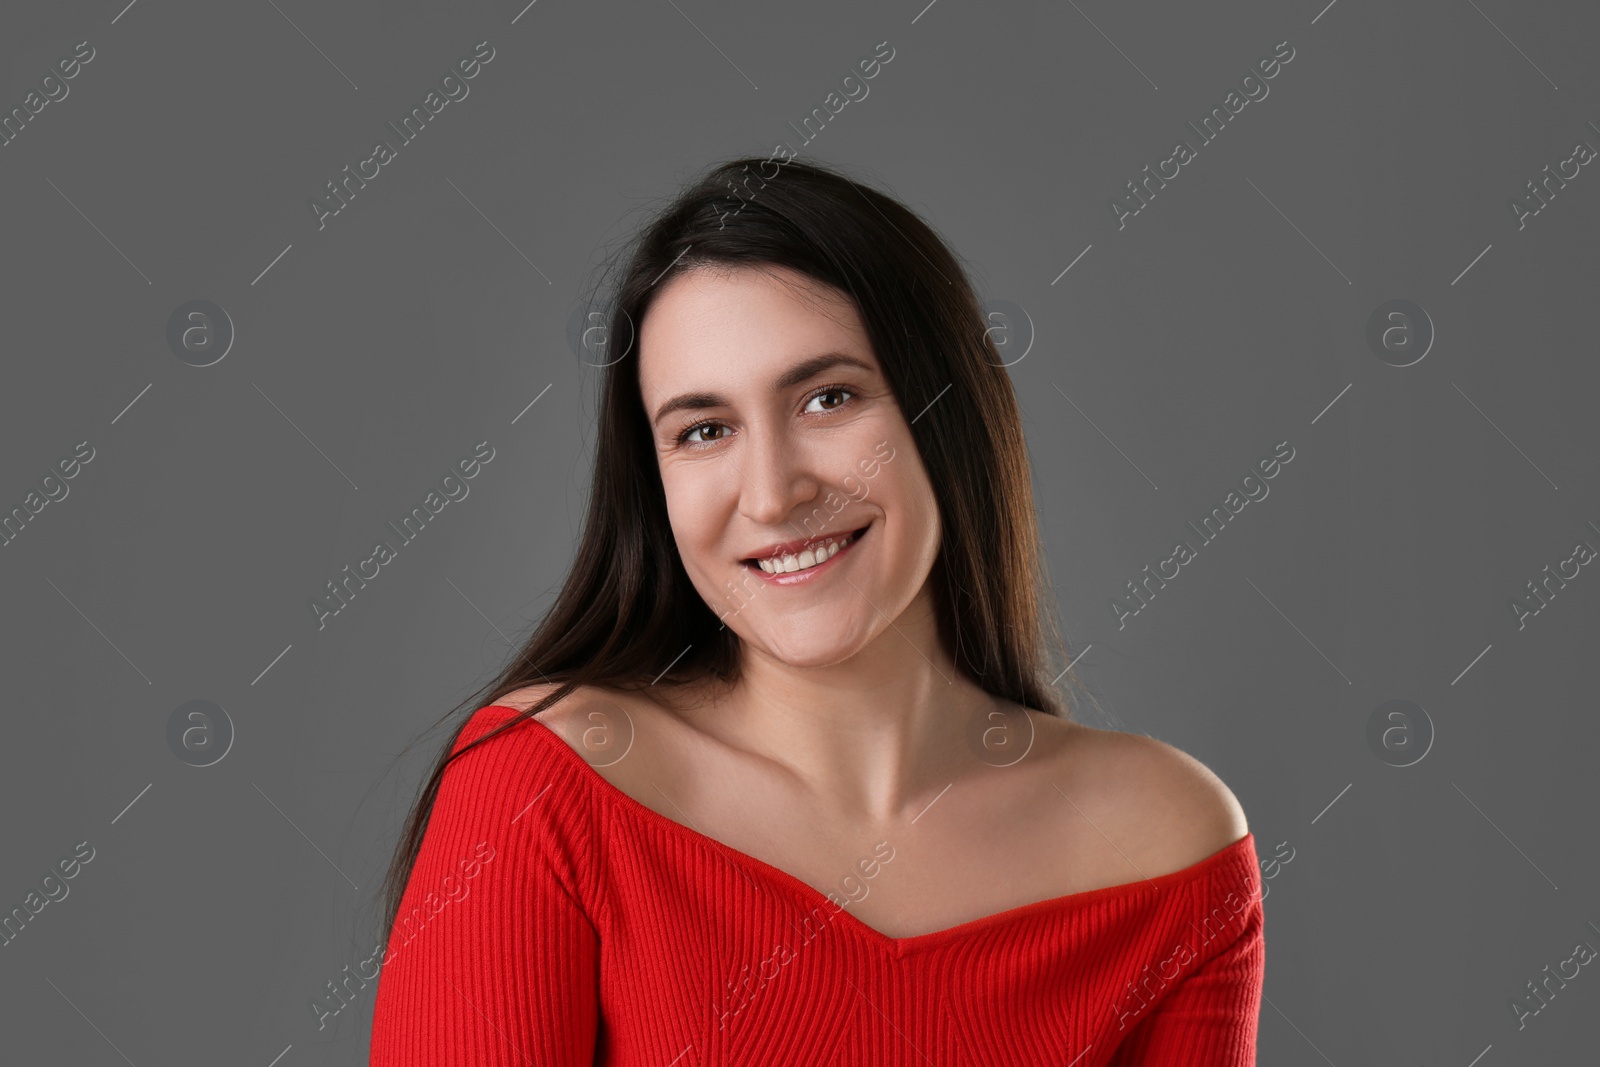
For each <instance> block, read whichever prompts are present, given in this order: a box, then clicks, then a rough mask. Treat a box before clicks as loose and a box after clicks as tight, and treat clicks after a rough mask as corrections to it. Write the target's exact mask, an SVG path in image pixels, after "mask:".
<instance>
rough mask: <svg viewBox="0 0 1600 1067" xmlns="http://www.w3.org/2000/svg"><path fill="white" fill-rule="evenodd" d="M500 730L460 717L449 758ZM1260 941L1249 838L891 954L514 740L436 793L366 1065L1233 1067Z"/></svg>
mask: <svg viewBox="0 0 1600 1067" xmlns="http://www.w3.org/2000/svg"><path fill="white" fill-rule="evenodd" d="M516 714H517V713H516V712H515V711H513V710H512V709H510V708H504V707H499V706H495V705H491V706H489V707H486V708H482V709H479V710H478V711H477V712H476V713H475V714H474V715H473V716H472V718H471V720H470V721H469V722H468V724H467V726H466V728H465V729H464V730H463V731H462V732H461V735H460V738H459V739H458V741H457V744H456V749H457V750H459V749H460V748H461V747H462V746H464V745H465V744H467V743H468V742H470V741H472V740H473V739H475V738H477V737H479V736H480V735H482V734H483V733H485V732H487V731H488V730H490V729H492V728H493V727H495V726H497V725H499V724H500V723H502V722H505V721H506V720H507V719H509V718H512V717H514V716H515V715H516ZM878 858H879V859H883V858H885V857H883V856H882V855H880V856H879V857H878ZM888 858H892V854H891V855H890V856H889V857H888ZM868 870H869V867H868V866H866V865H864V866H863V867H862V871H863V873H866V872H867V871H868ZM873 873H876V871H873ZM1262 921H1263V912H1262V904H1261V876H1260V871H1259V870H1258V869H1257V861H1256V852H1255V841H1254V835H1252V834H1246V835H1245V836H1244V837H1242V838H1240V839H1239V840H1238V841H1236V842H1234V843H1233V844H1231V845H1229V846H1227V847H1226V848H1224V849H1222V850H1221V851H1220V852H1216V853H1213V854H1212V855H1211V856H1209V857H1207V858H1206V859H1203V860H1201V861H1200V862H1198V863H1196V864H1194V865H1193V866H1191V867H1186V868H1184V869H1183V870H1181V871H1174V872H1172V873H1170V874H1162V875H1158V876H1157V877H1155V878H1150V879H1145V880H1142V881H1138V882H1129V883H1126V884H1124V885H1114V886H1109V887H1106V888H1101V889H1091V890H1088V891H1087V892H1082V893H1073V894H1070V895H1068V896H1064V897H1057V898H1054V899H1051V900H1040V901H1035V902H1033V903H1031V904H1024V905H1022V906H1020V907H1016V908H1011V909H1009V910H1007V911H1003V912H999V913H997V914H994V915H989V916H985V917H984V918H980V919H974V920H972V921H970V922H965V923H962V924H960V925H959V926H953V927H950V928H948V929H945V930H937V931H934V932H932V933H927V934H921V935H918V936H915V937H898V938H896V937H889V936H887V935H885V934H881V933H879V932H878V931H876V930H874V929H872V928H871V927H869V926H867V925H866V924H865V923H863V922H861V921H860V920H859V919H857V918H856V917H855V916H854V915H853V914H852V913H851V912H850V911H849V909H848V907H844V908H841V907H839V906H838V905H837V904H836V903H835V902H834V901H832V900H830V898H829V896H828V895H826V894H823V893H821V892H819V891H818V890H816V889H814V888H812V887H811V886H809V885H807V884H806V883H805V882H802V881H800V879H798V878H796V877H794V876H792V875H790V874H788V873H786V872H784V871H782V870H779V869H778V868H776V867H773V866H771V865H769V864H767V863H764V862H762V861H761V860H758V859H756V858H754V857H752V856H749V855H746V854H745V853H743V852H740V851H738V850H736V849H734V848H732V847H730V846H728V845H724V844H722V843H721V842H719V841H717V840H715V839H714V838H711V837H708V836H706V835H704V834H701V833H699V832H697V831H695V830H692V829H690V828H689V827H687V826H684V825H682V824H680V823H677V822H674V821H673V820H671V819H668V818H667V817H666V816H664V815H661V814H660V813H658V812H656V811H653V810H652V809H650V808H648V807H646V806H645V805H644V804H642V803H640V802H639V801H637V800H635V799H634V798H633V797H631V796H629V795H628V794H626V793H624V792H623V791H622V790H620V789H618V788H617V787H616V786H614V785H612V784H611V783H610V782H609V781H607V780H606V779H605V778H604V777H602V776H601V774H600V773H599V772H598V771H597V770H595V769H594V768H593V767H591V766H590V765H589V764H588V763H587V762H586V761H585V760H584V758H583V756H582V755H580V754H579V753H578V752H577V751H575V750H574V749H572V748H571V747H569V746H568V744H567V743H566V741H565V740H563V739H562V738H561V736H560V735H558V734H556V733H555V732H553V731H552V730H551V729H550V728H549V727H548V726H546V725H545V724H544V723H542V722H539V721H537V720H528V721H526V722H523V723H521V724H519V725H517V726H514V727H512V728H511V729H509V730H507V731H506V732H505V733H503V734H500V735H499V736H498V737H495V738H494V739H492V740H490V741H487V742H485V743H484V744H482V745H480V746H478V747H477V748H475V749H473V750H472V751H471V752H469V753H467V754H466V755H464V756H461V757H460V758H459V759H457V760H455V761H454V762H452V763H451V764H450V765H449V767H448V768H447V769H446V771H445V773H444V776H443V778H442V780H441V782H440V787H439V793H438V797H437V800H436V802H435V804H434V808H433V812H432V815H431V817H430V819H429V822H428V827H427V830H426V833H425V835H424V837H423V842H422V847H421V852H420V854H419V856H418V859H417V863H416V866H415V868H414V869H413V871H412V874H411V880H410V882H409V884H408V886H407V888H406V892H405V897H404V901H403V903H402V905H401V908H400V912H399V915H398V917H397V919H396V922H395V925H394V927H393V929H392V930H391V933H390V936H389V939H388V943H387V948H386V949H385V952H384V959H383V968H382V972H381V976H380V979H379V983H378V991H377V995H376V1003H375V1006H374V1016H373V1024H372V1044H371V1055H370V1059H369V1063H370V1064H371V1065H372V1067H468V1065H471V1067H502V1065H503V1067H571V1065H577V1064H606V1065H616V1067H622V1065H627V1067H634V1065H638V1067H644V1065H650V1067H691V1065H711V1064H751V1065H760V1067H769V1065H775V1064H797V1065H800V1064H803V1065H805V1067H848V1065H855V1064H868V1065H872V1067H884V1065H898V1064H906V1065H915V1067H929V1065H937V1067H955V1065H967V1064H972V1065H976V1064H1004V1065H1006V1067H1016V1065H1033V1064H1038V1065H1041V1067H1042V1065H1046V1064H1049V1065H1052V1067H1069V1065H1070V1067H1108V1065H1110V1067H1131V1065H1135V1064H1137V1065H1141V1067H1155V1065H1178V1064H1182V1065H1184V1067H1244V1065H1254V1064H1255V1049H1256V1025H1257V1015H1258V1012H1259V1009H1260V1003H1261V987H1262V977H1263V968H1264V965H1265V949H1264V945H1263V941H1262Z"/></svg>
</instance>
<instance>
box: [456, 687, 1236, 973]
mask: <svg viewBox="0 0 1600 1067" xmlns="http://www.w3.org/2000/svg"><path fill="white" fill-rule="evenodd" d="M488 708H494V709H496V710H500V711H509V712H513V713H515V714H517V715H521V714H522V712H521V711H520V710H519V709H517V708H512V707H508V706H507V705H504V704H491V705H488V706H487V707H486V708H485V709H484V710H488ZM525 721H528V722H533V723H535V724H536V725H537V726H538V727H539V730H538V731H536V732H537V733H539V734H544V735H548V740H549V742H550V743H551V744H552V745H553V746H554V747H555V749H556V750H557V752H558V753H560V754H561V756H560V758H562V759H564V760H566V761H567V762H569V763H572V764H575V765H576V766H577V767H578V768H579V774H580V777H583V778H584V779H585V780H587V781H588V782H589V783H590V784H591V786H592V787H593V788H594V790H595V792H596V794H597V795H599V796H601V797H603V798H605V799H606V801H607V802H609V804H610V805H611V807H612V808H613V809H614V810H620V811H622V812H624V813H626V814H627V815H629V816H631V817H633V818H634V819H635V820H637V821H640V822H643V823H645V824H646V825H649V826H652V827H654V828H656V829H658V830H662V831H664V832H666V833H668V834H672V835H674V836H676V837H679V838H681V839H683V840H685V841H688V842H691V843H693V844H696V845H698V846H699V847H701V848H704V849H709V850H711V851H714V852H717V853H719V854H721V855H722V856H724V857H726V858H728V859H731V860H733V861H734V862H735V863H736V864H737V865H740V866H743V867H746V868H749V869H752V870H754V871H755V872H756V873H758V874H760V875H762V876H764V877H765V878H766V879H767V880H768V881H770V882H775V883H777V884H778V885H779V886H781V887H783V888H784V889H787V890H788V891H789V892H790V893H791V894H793V895H795V896H798V897H800V898H801V899H803V900H805V901H807V902H808V908H807V910H808V912H811V911H814V910H815V909H816V908H817V907H819V906H820V907H825V908H827V909H829V911H830V912H832V913H833V917H834V918H842V919H843V920H844V924H845V927H846V928H847V929H849V930H852V931H854V932H855V933H856V934H857V935H858V936H859V937H861V938H863V939H864V940H866V941H868V942H871V943H873V944H875V945H878V946H880V947H883V948H887V949H890V950H891V951H892V952H893V953H894V954H895V955H904V954H906V953H907V952H908V951H909V950H911V949H913V948H926V947H933V946H937V945H945V944H949V943H952V942H956V941H960V940H963V939H966V938H970V937H976V936H977V935H979V934H981V933H983V932H985V931H989V930H993V929H996V928H1001V927H1005V926H1008V925H1010V924H1012V923H1016V922H1019V921H1021V920H1023V919H1028V918H1032V917H1035V916H1039V915H1044V914H1048V913H1050V912H1054V911H1057V910H1065V909H1069V908H1074V907H1089V906H1092V905H1097V904H1104V903H1109V902H1111V901H1115V900H1120V899H1122V898H1125V897H1127V896H1130V895H1133V894H1136V893H1139V892H1148V891H1152V890H1157V891H1161V890H1168V889H1172V888H1174V887H1177V886H1180V885H1184V884H1186V883H1188V882H1192V881H1199V880H1201V879H1203V878H1205V877H1206V876H1208V875H1210V874H1211V873H1212V872H1213V871H1214V870H1215V869H1217V868H1218V867H1220V866H1222V865H1224V864H1227V863H1229V862H1232V861H1234V859H1235V858H1236V857H1243V856H1245V855H1247V854H1248V853H1249V852H1250V850H1251V849H1253V848H1254V847H1255V834H1254V832H1253V831H1246V833H1245V835H1244V836H1243V837H1241V838H1239V839H1238V840H1237V841H1234V842H1232V843H1230V844H1228V845H1225V846H1223V847H1222V848H1220V849H1218V850H1217V851H1216V852H1213V853H1212V854H1211V855H1209V856H1207V857H1205V858H1204V859H1202V860H1199V861H1197V862H1195V863H1191V864H1190V865H1189V866H1187V867H1183V868H1181V869H1179V870H1176V871H1168V872H1166V873H1165V874H1158V875H1155V876H1153V877H1149V878H1140V879H1137V880H1136V881H1132V882H1120V883H1118V884H1116V885H1107V886H1097V887H1095V888H1093V889H1084V890H1079V891H1078V892H1076V893H1067V894H1064V895H1062V896H1058V897H1049V898H1046V899H1044V900H1035V901H1030V902H1029V903H1026V904H1019V905H1017V906H1016V907H1012V908H1006V909H1005V910H1003V911H997V912H992V913H990V914H988V915H981V916H979V917H978V918H976V919H969V920H967V921H965V922H961V923H957V924H956V925H954V926H947V927H944V928H943V929H939V930H929V931H927V932H925V933H921V934H912V935H910V936H908V937H891V936H889V935H888V934H886V933H884V932H883V931H881V930H879V929H878V928H877V927H874V926H869V925H868V924H867V923H865V922H863V921H862V920H861V919H859V918H857V917H856V916H855V915H854V914H853V913H851V911H850V909H849V907H844V908H839V907H838V906H837V905H835V904H834V903H833V901H832V900H830V899H829V897H828V895H827V894H826V893H823V892H821V891H820V890H818V889H817V888H816V887H815V886H813V885H811V884H810V883H809V882H806V881H804V880H803V879H801V878H799V877H798V876H796V875H793V874H790V873H789V872H788V871H786V870H784V869H783V868H781V867H776V866H773V865H772V864H770V863H768V862H767V861H765V860H763V859H760V858H759V857H756V856H752V855H750V854H749V853H747V852H743V851H741V850H739V849H737V848H734V847H733V846H732V845H729V844H726V843H724V842H722V841H719V840H717V839H716V838H714V837H712V836H710V835H709V834H703V833H701V832H700V831H699V830H696V829H694V828H693V827H691V826H686V825H684V824H683V823H680V822H677V821H675V820H673V819H669V818H667V817H666V816H665V815H663V814H661V813H660V812H659V811H656V810H655V809H654V808H652V807H650V806H649V805H647V804H645V803H644V802H642V801H640V800H638V799H637V798H635V797H633V796H631V795H629V794H628V793H627V792H626V791H624V790H623V789H621V788H619V787H618V786H617V785H615V784H614V783H612V782H611V781H610V780H609V779H608V778H606V776H605V775H603V774H601V773H600V772H599V771H598V770H596V769H595V768H594V767H593V766H592V765H591V764H590V763H589V761H588V760H586V759H584V758H583V755H582V754H581V753H579V752H578V751H577V750H575V749H574V748H573V747H572V746H571V745H570V744H568V743H567V740H566V738H564V737H562V736H561V735H560V734H558V733H557V732H556V731H555V730H553V729H551V727H550V725H549V724H548V723H546V722H544V721H542V720H539V719H536V718H532V717H531V716H530V717H526V718H525Z"/></svg>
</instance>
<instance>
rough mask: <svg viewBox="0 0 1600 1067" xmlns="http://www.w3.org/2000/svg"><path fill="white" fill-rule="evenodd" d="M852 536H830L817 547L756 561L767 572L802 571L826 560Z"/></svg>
mask: <svg viewBox="0 0 1600 1067" xmlns="http://www.w3.org/2000/svg"><path fill="white" fill-rule="evenodd" d="M853 538H854V535H853V534H851V535H846V536H845V537H842V538H839V539H838V540H833V539H831V538H830V539H829V540H828V541H827V542H826V543H824V544H823V545H822V546H821V547H819V548H815V549H811V548H808V549H806V550H805V551H804V552H801V553H799V554H795V553H790V554H788V555H786V556H775V557H773V558H772V559H763V560H757V563H759V564H760V566H761V569H762V570H764V571H766V572H767V573H768V574H792V573H794V572H795V571H803V570H805V569H806V568H808V567H815V566H816V565H817V564H819V563H826V562H828V560H830V559H832V558H833V557H834V556H835V555H836V554H837V553H838V551H839V550H840V549H841V548H843V547H844V546H845V545H848V544H849V543H850V542H851V540H852V539H853Z"/></svg>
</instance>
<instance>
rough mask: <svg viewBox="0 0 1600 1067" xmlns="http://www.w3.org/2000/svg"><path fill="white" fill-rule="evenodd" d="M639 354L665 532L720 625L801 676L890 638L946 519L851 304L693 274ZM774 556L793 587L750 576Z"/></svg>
mask: <svg viewBox="0 0 1600 1067" xmlns="http://www.w3.org/2000/svg"><path fill="white" fill-rule="evenodd" d="M639 346H640V359H641V363H640V366H639V374H640V386H641V389H642V392H643V396H644V403H645V412H646V418H647V419H648V420H649V421H650V427H651V433H652V436H653V438H654V441H655V447H656V456H657V460H658V464H659V467H660V471H661V481H662V485H663V486H664V488H665V490H666V500H667V510H668V513H669V515H670V518H671V522H672V533H673V536H674V538H675V539H676V540H677V545H678V552H679V554H680V555H681V557H682V559H683V566H684V569H685V570H686V571H687V572H688V574H689V578H690V580H691V581H693V582H694V585H695V588H696V589H697V590H698V591H699V593H700V595H701V596H702V597H703V598H704V599H705V601H706V603H707V604H709V605H710V606H711V609H712V610H713V611H714V612H716V613H717V615H718V616H720V617H721V618H722V620H723V621H724V622H725V623H726V624H727V626H728V627H729V628H730V629H732V630H733V631H734V632H735V633H737V634H738V635H739V636H740V638H742V639H743V640H744V641H745V642H746V643H747V644H749V645H753V646H755V647H757V648H760V649H761V650H763V651H765V652H767V653H769V654H770V655H772V656H774V657H776V658H777V659H779V660H782V661H783V662H785V663H788V664H791V665H793V666H798V667H818V666H827V665H830V664H833V663H838V662H840V661H841V660H844V659H846V658H848V657H850V656H852V655H854V654H855V653H856V652H858V651H860V650H861V649H862V648H863V647H865V646H866V645H867V644H868V643H869V642H871V641H872V640H873V639H874V638H876V637H878V636H879V635H880V634H882V633H884V632H885V631H886V630H888V629H889V627H890V624H891V622H892V621H893V620H895V619H897V618H898V617H899V616H900V614H901V613H902V612H903V611H905V609H906V607H907V606H908V605H910V604H911V603H912V601H913V600H915V599H916V598H917V597H918V596H919V595H920V594H922V592H923V589H924V585H925V583H926V580H927V577H928V573H929V571H930V570H931V569H932V567H933V562H934V559H935V556H936V555H937V552H938V547H939V535H940V528H939V515H938V508H937V505H936V502H935V499H934V494H933V487H932V485H931V484H930V483H929V481H928V476H927V472H926V471H925V470H924V468H923V466H922V462H921V458H920V457H919V455H918V453H917V450H916V447H915V445H914V444H913V443H912V439H911V429H910V426H909V425H908V424H907V422H906V418H905V416H904V415H903V414H902V413H901V410H900V407H899V405H898V404H897V403H896V402H895V398H894V394H893V393H892V392H891V391H890V389H889V383H888V381H887V380H886V379H885V378H884V376H883V373H882V370H881V368H880V366H879V364H878V360H877V357H876V356H875V355H874V354H873V351H872V347H871V345H870V344H869V343H868V340H867V336H866V332H865V330H864V328H863V327H862V324H861V319H860V316H859V315H858V314H857V313H856V310H855V307H854V305H853V303H852V302H851V301H850V300H849V298H848V297H846V296H845V295H844V294H842V293H840V292H838V291H837V290H834V289H831V288H829V287H827V286H823V285H821V284H819V283H817V282H815V281H813V280H811V279H809V278H807V277H806V276H804V275H801V274H798V273H796V272H794V271H791V270H788V269H787V268H778V267H774V268H769V269H760V270H758V269H753V268H740V269H735V270H731V271H730V270H725V269H698V270H691V271H688V272H686V273H683V274H679V275H676V276H674V277H673V278H672V279H671V280H670V281H668V282H667V283H666V284H665V286H664V287H663V289H662V291H661V293H660V294H659V295H658V296H657V297H656V299H655V302H654V303H653V304H652V306H651V308H650V310H649V312H648V313H647V314H646V315H645V319H644V323H643V325H642V326H641V328H640V335H639ZM929 399H932V398H929ZM858 531H864V532H858ZM847 535H855V536H854V537H852V538H851V540H850V541H849V542H848V543H845V544H844V545H843V547H842V548H841V549H840V551H839V552H838V553H837V554H835V555H833V556H832V557H830V558H827V559H826V560H825V561H824V562H821V563H818V562H817V555H816V551H815V550H816V549H817V548H818V547H821V548H823V549H824V551H825V552H826V551H827V542H828V541H829V540H830V539H832V540H833V541H835V542H836V543H841V542H843V539H844V538H845V537H846V536H847ZM792 542H803V543H804V546H803V547H801V546H793V545H792V544H791V543H792ZM775 545H785V546H787V548H788V550H789V551H792V553H793V555H794V556H795V557H796V558H795V559H794V560H790V561H787V567H788V568H789V570H788V571H786V572H783V573H772V572H771V571H770V570H763V569H762V568H761V567H760V566H759V565H758V564H757V563H755V562H753V561H752V560H753V559H754V558H756V557H760V558H770V557H771V556H772V555H773V552H772V551H771V548H772V546H775ZM807 552H809V554H807ZM807 564H810V565H811V566H812V568H814V569H799V570H796V569H794V568H796V567H800V568H805V565H807ZM782 566H783V564H779V565H776V566H774V567H773V568H772V570H779V569H781V567H782ZM895 639H896V640H899V638H895Z"/></svg>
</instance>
